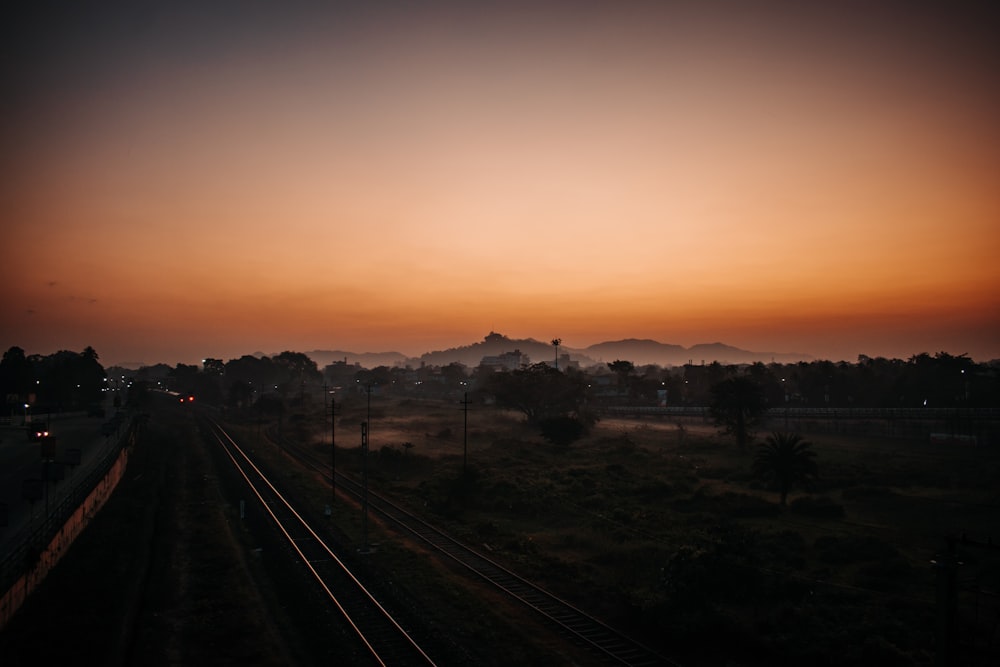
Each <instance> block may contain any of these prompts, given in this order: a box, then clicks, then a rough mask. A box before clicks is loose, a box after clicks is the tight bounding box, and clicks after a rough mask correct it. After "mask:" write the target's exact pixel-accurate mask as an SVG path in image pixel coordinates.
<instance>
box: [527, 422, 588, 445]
mask: <svg viewBox="0 0 1000 667" xmlns="http://www.w3.org/2000/svg"><path fill="white" fill-rule="evenodd" d="M538 428H539V429H540V430H541V433H542V437H543V438H545V439H546V440H548V441H549V442H551V443H552V444H553V445H562V446H566V445H569V444H572V443H574V442H576V441H577V440H579V439H580V438H582V437H583V436H585V435H587V431H588V429H587V425H586V424H584V423H583V422H582V421H580V420H579V419H577V418H576V417H568V416H560V417H547V418H545V419H542V420H539V422H538Z"/></svg>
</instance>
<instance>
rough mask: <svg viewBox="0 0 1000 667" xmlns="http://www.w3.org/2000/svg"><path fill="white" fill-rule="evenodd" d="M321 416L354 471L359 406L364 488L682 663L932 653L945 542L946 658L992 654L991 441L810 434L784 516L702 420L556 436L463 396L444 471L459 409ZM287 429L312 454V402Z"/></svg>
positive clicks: (406, 408)
mask: <svg viewBox="0 0 1000 667" xmlns="http://www.w3.org/2000/svg"><path fill="white" fill-rule="evenodd" d="M340 408H341V409H340V413H339V415H338V417H337V420H338V421H337V425H336V431H335V436H336V441H337V447H338V452H337V457H338V459H337V460H338V464H337V465H338V469H341V470H348V469H353V470H354V471H355V472H357V471H358V470H360V465H361V456H360V446H359V445H360V422H361V421H363V420H365V419H366V418H367V417H368V416H369V414H370V440H369V443H370V455H369V460H368V468H369V477H370V480H371V484H372V486H373V487H374V488H378V489H380V490H382V491H384V492H387V493H390V494H392V495H393V496H394V497H396V498H398V499H399V500H401V501H402V502H404V503H406V504H408V505H409V506H411V507H412V508H414V509H416V510H418V511H420V512H422V513H424V514H426V515H428V516H429V517H430V518H431V520H433V521H436V522H438V523H443V524H445V525H446V526H447V527H448V528H449V530H451V531H452V532H453V533H457V534H458V535H459V536H461V537H463V538H465V539H466V540H467V541H469V542H470V543H472V544H476V545H479V546H480V547H481V548H482V549H483V550H485V551H488V552H490V553H492V554H493V555H494V556H495V557H496V558H498V559H500V560H503V561H505V562H507V563H508V564H510V565H511V566H512V567H513V568H514V569H516V570H517V571H518V572H520V573H521V574H523V575H525V576H527V577H529V578H532V579H534V580H537V581H538V582H540V583H542V584H543V585H545V586H546V587H548V588H550V589H551V590H553V591H554V592H556V593H558V594H560V595H562V596H564V597H565V598H567V599H569V600H571V601H573V602H575V603H576V604H578V605H579V606H581V607H583V608H585V609H587V610H589V611H592V612H593V613H595V614H596V615H598V616H600V617H602V618H603V619H604V620H606V621H607V622H608V623H610V624H612V625H614V626H617V627H621V628H626V629H628V630H629V631H630V632H632V633H633V634H634V635H635V636H636V637H637V638H639V639H641V640H643V641H645V642H647V643H650V644H652V645H654V646H656V647H658V648H661V649H662V650H663V651H664V652H665V653H666V654H667V655H670V656H672V657H675V658H676V659H678V660H680V661H681V662H685V661H686V662H689V663H690V664H727V663H728V664H774V661H775V660H786V661H792V662H799V661H805V660H808V661H811V662H812V663H813V664H845V662H849V663H851V664H882V665H885V664H900V665H903V664H907V665H908V664H931V663H933V661H934V659H935V652H936V650H937V644H936V641H937V640H936V632H937V629H938V627H939V615H940V614H941V613H942V612H943V610H944V609H945V608H946V607H945V606H943V605H942V604H941V602H940V601H939V600H938V597H937V596H938V576H939V573H940V570H939V569H938V568H936V567H935V566H934V565H933V564H932V562H931V561H932V560H937V561H938V562H939V563H940V562H942V560H941V555H942V554H943V553H945V552H946V550H947V541H946V540H947V538H948V537H949V536H963V535H964V536H965V537H966V538H968V542H962V541H959V542H958V543H957V545H956V554H955V557H956V558H957V559H958V560H961V561H962V563H963V565H962V566H961V567H959V568H958V584H957V586H956V591H957V592H956V599H957V604H956V609H957V621H956V624H955V628H956V633H957V634H956V637H957V642H958V643H957V646H958V648H957V649H956V651H958V652H960V654H961V655H962V656H963V659H965V660H967V661H968V664H993V661H994V660H995V659H996V658H997V657H998V655H1000V636H997V629H996V628H997V621H998V618H1000V616H998V611H1000V610H998V604H997V598H996V591H997V590H998V582H1000V575H998V565H1000V553H998V551H997V550H996V549H995V548H993V549H991V548H989V547H985V546H982V547H981V546H977V545H978V544H979V543H984V544H985V543H987V542H988V541H989V540H993V541H994V542H995V541H997V539H998V538H1000V512H998V508H1000V452H997V451H996V450H994V449H990V448H983V447H979V448H976V447H950V448H949V447H947V446H941V445H932V444H930V443H928V442H926V441H924V440H897V439H884V438H874V437H857V436H846V435H822V434H813V435H809V436H808V438H807V439H808V440H810V441H811V442H812V443H813V449H814V450H815V451H816V454H817V457H816V460H817V463H818V465H819V470H820V478H819V479H818V480H817V481H816V482H815V484H814V485H813V486H812V488H810V489H796V490H794V491H793V493H792V494H791V495H790V497H789V504H788V506H787V507H784V508H783V507H781V506H780V505H779V504H778V496H777V494H776V493H775V492H773V491H772V490H771V489H769V488H767V486H766V485H765V484H764V483H762V482H761V481H760V480H758V479H756V478H755V477H754V476H753V474H752V472H751V471H752V451H750V450H748V451H743V452H741V451H739V450H738V449H737V448H736V445H735V444H734V442H732V441H731V440H730V439H729V438H725V437H722V436H720V435H718V434H717V432H716V429H715V428H714V427H713V426H711V425H709V424H704V423H692V424H685V425H683V426H681V425H678V424H675V423H669V422H662V421H655V420H647V421H633V420H623V419H614V420H607V421H602V422H599V423H598V424H597V425H596V427H595V428H594V429H592V431H591V433H590V434H589V435H588V436H587V437H586V438H584V439H583V440H580V441H578V442H577V443H574V444H572V445H570V446H568V447H557V446H553V445H550V444H548V443H546V442H545V441H544V440H542V439H541V438H540V437H539V436H538V435H537V434H536V433H535V432H534V431H532V430H531V429H529V428H527V427H526V425H525V424H524V423H523V421H522V420H521V418H520V417H519V415H517V414H515V413H511V412H506V411H501V410H497V409H493V408H484V407H476V408H470V411H469V414H468V435H467V442H468V472H467V474H465V475H463V474H462V465H463V442H464V440H465V438H464V435H465V431H464V427H463V413H462V410H461V406H460V405H457V404H454V405H453V404H443V403H435V402H417V401H390V400H388V399H380V400H373V401H372V404H371V409H370V413H369V409H368V406H367V405H366V404H365V403H363V402H362V401H360V400H355V401H354V402H353V403H352V402H351V401H344V404H343V405H342V406H340ZM290 423H291V421H290V422H289V424H290ZM295 423H296V428H297V429H298V433H297V437H300V438H303V439H306V440H311V441H312V442H313V445H314V446H315V447H316V448H317V449H318V450H320V451H328V450H329V437H330V434H329V422H328V421H327V422H326V423H325V424H324V423H323V421H322V418H321V417H320V416H319V411H318V410H316V411H315V414H308V412H307V411H305V410H303V411H302V414H301V415H300V417H299V418H298V419H297V420H295ZM286 428H291V426H289V425H286ZM761 435H762V434H761Z"/></svg>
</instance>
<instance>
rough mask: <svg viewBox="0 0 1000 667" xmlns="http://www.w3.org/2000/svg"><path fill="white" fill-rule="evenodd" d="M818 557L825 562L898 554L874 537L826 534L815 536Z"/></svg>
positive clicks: (885, 556) (892, 556) (887, 557)
mask: <svg viewBox="0 0 1000 667" xmlns="http://www.w3.org/2000/svg"><path fill="white" fill-rule="evenodd" d="M815 546H816V550H817V551H819V559H820V560H822V561H824V562H827V563H852V562H863V561H873V560H885V559H890V558H895V557H897V556H898V555H899V552H897V551H896V549H895V547H893V546H892V545H891V544H888V543H886V542H883V541H882V540H879V539H877V538H874V537H858V536H853V535H851V536H847V537H837V536H834V535H826V536H823V537H819V538H816V542H815Z"/></svg>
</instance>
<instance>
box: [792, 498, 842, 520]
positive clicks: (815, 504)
mask: <svg viewBox="0 0 1000 667" xmlns="http://www.w3.org/2000/svg"><path fill="white" fill-rule="evenodd" d="M789 509H791V511H793V512H795V513H796V514H802V515H803V516H809V517H813V518H815V519H839V518H841V517H843V516H844V506H843V505H839V504H837V503H835V502H833V500H832V499H831V498H829V497H827V496H819V497H817V498H813V497H812V496H803V497H802V498H796V499H795V500H793V501H792V502H791V503H790V504H789Z"/></svg>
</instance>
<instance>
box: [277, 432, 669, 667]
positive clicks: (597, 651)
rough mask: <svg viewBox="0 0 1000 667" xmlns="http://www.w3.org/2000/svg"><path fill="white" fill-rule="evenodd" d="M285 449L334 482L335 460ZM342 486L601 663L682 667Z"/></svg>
mask: <svg viewBox="0 0 1000 667" xmlns="http://www.w3.org/2000/svg"><path fill="white" fill-rule="evenodd" d="M283 447H284V449H285V451H286V452H287V453H289V454H290V455H292V456H293V457H295V458H296V459H297V460H298V461H299V462H300V463H301V464H302V465H303V466H306V467H307V468H309V469H310V470H313V471H314V472H317V473H320V474H321V475H323V476H324V477H325V478H326V479H327V480H328V481H331V483H332V480H331V476H330V475H331V471H332V470H331V464H330V461H329V460H320V459H319V458H318V457H317V456H316V455H315V454H314V453H312V452H310V451H308V450H307V449H305V448H303V447H300V446H296V445H295V444H294V443H289V442H284V443H283ZM336 484H337V488H338V489H339V490H340V491H341V492H343V493H346V494H348V495H349V496H350V497H352V498H354V499H355V500H357V501H358V502H359V503H360V502H365V503H366V504H367V506H368V509H369V510H370V511H371V512H372V513H373V514H375V515H377V516H378V517H379V518H380V519H381V520H382V521H383V522H385V523H387V524H388V525H390V526H392V527H394V528H395V529H396V530H399V531H401V532H403V533H406V534H408V535H410V536H412V537H414V538H416V539H418V540H419V541H420V542H422V543H423V544H424V545H426V546H428V547H430V548H431V549H432V550H433V551H434V552H435V553H437V554H440V555H441V557H443V558H446V559H448V560H450V561H451V562H453V563H455V564H457V565H459V566H460V567H461V568H464V569H465V570H466V571H467V572H468V573H469V574H470V575H471V576H473V577H475V578H477V579H479V580H481V581H484V582H486V583H488V584H490V585H491V586H493V587H495V588H496V589H497V590H499V591H500V592H502V593H503V594H504V595H506V596H508V597H509V598H511V599H513V600H516V601H517V602H518V603H519V604H522V605H524V606H525V607H526V608H528V609H529V610H531V611H532V612H534V613H536V614H538V615H539V617H540V618H541V619H542V620H543V621H545V622H546V623H548V624H550V625H551V626H553V627H555V628H556V629H557V630H558V631H559V632H560V633H561V634H562V635H563V636H564V637H566V638H567V639H568V640H569V641H572V642H573V643H575V644H576V645H577V646H580V647H583V648H585V649H586V650H588V651H589V652H590V653H591V654H592V655H593V656H594V658H595V663H599V664H608V665H630V666H634V667H640V666H642V667H651V666H654V665H664V666H673V667H678V664H677V663H676V662H674V661H672V660H670V659H669V658H667V657H665V656H663V655H660V654H659V653H658V652H656V651H654V650H653V649H651V648H648V647H647V646H645V645H643V644H641V643H639V642H637V641H635V640H633V639H631V638H630V637H628V636H627V635H625V634H624V633H622V632H619V631H618V630H615V629H614V628H611V627H610V626H608V625H606V624H605V623H603V622H602V621H600V620H599V619H596V618H594V617H593V616H591V615H589V614H587V613H586V612H584V611H582V610H580V609H579V608H577V607H575V606H574V605H572V604H570V603H569V602H567V601H565V600H563V599H561V598H559V597H558V596H556V595H553V594H552V593H549V592H548V591H546V590H544V589H543V588H541V587H539V586H537V585H535V584H533V583H532V582H530V581H528V580H526V579H524V578H523V577H521V576H519V575H517V574H516V573H514V572H512V571H510V570H509V569H507V568H506V567H504V566H503V565H501V564H499V563H497V562H496V561H494V560H492V559H490V558H489V557H487V556H485V555H484V554H481V553H479V552H478V551H476V550H474V549H472V548H470V547H468V546H466V545H465V544H463V543H462V542H460V541H458V540H457V539H455V538H453V537H451V536H450V535H448V534H447V533H445V532H444V531H442V530H440V529H438V528H437V527H435V526H433V525H431V524H430V523H428V522H426V521H424V520H423V519H422V518H420V517H419V516H417V515H415V514H413V513H412V512H410V511H408V510H406V509H405V508H403V507H401V506H399V505H397V504H396V503H394V502H392V501H391V500H389V499H388V498H386V497H384V496H381V495H379V494H378V493H374V492H372V491H371V490H370V489H365V488H364V487H363V484H362V483H361V482H359V481H357V480H355V479H353V478H352V477H350V476H347V475H345V474H343V473H341V472H337V473H336Z"/></svg>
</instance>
